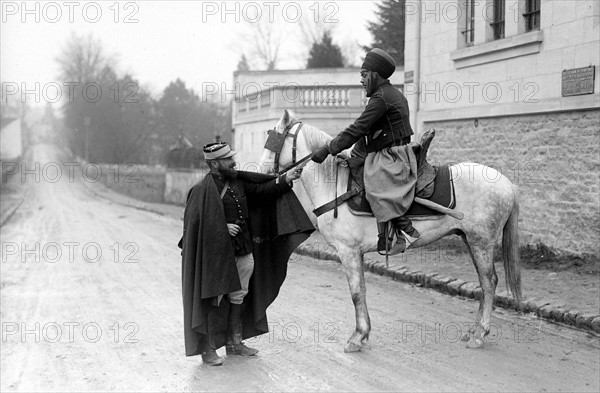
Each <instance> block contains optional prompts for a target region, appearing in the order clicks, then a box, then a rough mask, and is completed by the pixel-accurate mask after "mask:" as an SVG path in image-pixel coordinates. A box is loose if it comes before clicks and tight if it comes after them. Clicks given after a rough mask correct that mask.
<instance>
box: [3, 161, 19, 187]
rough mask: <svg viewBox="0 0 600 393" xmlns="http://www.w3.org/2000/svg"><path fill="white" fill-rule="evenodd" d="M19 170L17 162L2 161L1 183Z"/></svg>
mask: <svg viewBox="0 0 600 393" xmlns="http://www.w3.org/2000/svg"><path fill="white" fill-rule="evenodd" d="M18 172H19V164H18V163H17V162H10V161H5V162H3V163H2V183H6V182H7V181H8V179H9V178H10V177H11V176H12V175H16V174H17V173H18Z"/></svg>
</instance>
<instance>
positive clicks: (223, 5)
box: [221, 1, 240, 23]
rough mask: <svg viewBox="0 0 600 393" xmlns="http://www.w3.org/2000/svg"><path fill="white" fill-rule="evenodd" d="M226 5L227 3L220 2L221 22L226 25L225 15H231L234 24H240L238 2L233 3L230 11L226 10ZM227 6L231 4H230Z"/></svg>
mask: <svg viewBox="0 0 600 393" xmlns="http://www.w3.org/2000/svg"><path fill="white" fill-rule="evenodd" d="M227 4H228V3H227V2H225V1H223V2H221V22H223V23H226V22H227V15H233V16H234V18H235V23H240V2H239V1H234V2H233V9H232V10H229V9H227ZM229 4H231V2H230V3H229Z"/></svg>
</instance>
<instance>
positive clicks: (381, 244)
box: [377, 222, 394, 255]
mask: <svg viewBox="0 0 600 393" xmlns="http://www.w3.org/2000/svg"><path fill="white" fill-rule="evenodd" d="M389 225H390V224H389V223H387V222H378V223H377V231H378V232H379V234H378V235H377V238H378V239H377V252H378V253H379V255H385V253H386V239H385V237H386V232H387V233H388V238H387V248H388V251H389V249H390V248H391V247H392V243H393V242H394V237H393V235H392V236H391V237H390V236H389V230H388V228H389Z"/></svg>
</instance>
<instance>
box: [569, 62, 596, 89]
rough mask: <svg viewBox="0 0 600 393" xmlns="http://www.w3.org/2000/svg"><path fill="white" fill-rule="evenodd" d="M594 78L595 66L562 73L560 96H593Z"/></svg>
mask: <svg viewBox="0 0 600 393" xmlns="http://www.w3.org/2000/svg"><path fill="white" fill-rule="evenodd" d="M595 77H596V67H595V66H589V67H582V68H573V69H570V70H564V71H563V72H562V96H563V97H568V96H578V95H581V94H594V79H595Z"/></svg>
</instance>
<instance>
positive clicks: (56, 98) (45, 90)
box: [42, 82, 62, 104]
mask: <svg viewBox="0 0 600 393" xmlns="http://www.w3.org/2000/svg"><path fill="white" fill-rule="evenodd" d="M49 87H54V88H55V89H56V94H55V95H54V98H50V97H49V96H48V88H49ZM61 96H62V89H61V88H60V85H59V84H58V83H56V82H50V83H47V84H45V85H44V88H43V89H42V97H43V98H44V101H45V102H49V103H51V104H54V103H56V102H58V101H60V98H61Z"/></svg>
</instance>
